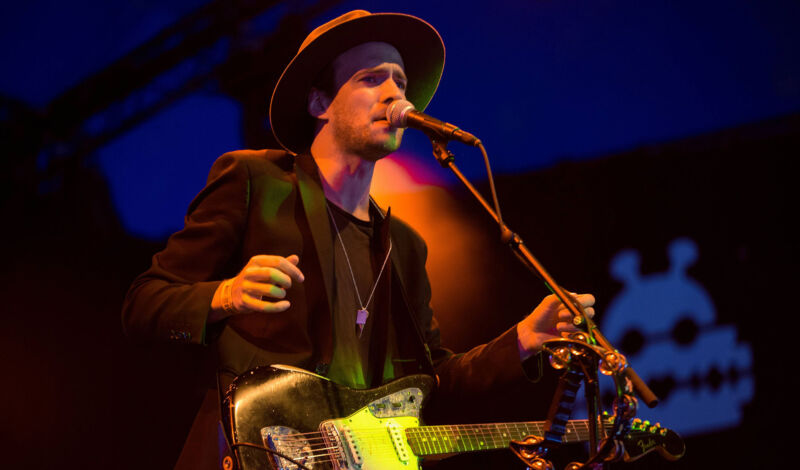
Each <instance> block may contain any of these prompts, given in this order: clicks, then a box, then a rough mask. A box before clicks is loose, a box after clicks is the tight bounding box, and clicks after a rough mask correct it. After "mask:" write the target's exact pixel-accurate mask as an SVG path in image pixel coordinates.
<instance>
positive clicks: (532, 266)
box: [426, 132, 658, 446]
mask: <svg viewBox="0 0 800 470" xmlns="http://www.w3.org/2000/svg"><path fill="white" fill-rule="evenodd" d="M426 134H427V135H428V137H429V138H430V140H431V144H432V145H433V155H434V157H436V160H437V161H438V162H439V164H440V165H441V166H442V167H444V168H449V169H450V170H451V171H452V172H453V174H455V175H456V177H457V178H458V179H459V180H460V181H461V182H462V183H463V184H464V186H466V187H467V189H468V190H469V191H470V192H471V193H472V195H473V196H474V197H475V199H477V200H478V202H479V203H480V204H481V205H482V206H483V208H484V209H485V210H486V212H488V213H489V215H490V216H491V217H492V218H493V219H494V221H495V222H497V224H498V225H499V227H500V238H501V240H502V241H503V243H505V244H506V245H508V246H509V248H511V251H512V252H513V253H514V255H516V257H517V259H519V260H520V261H521V262H522V264H524V265H525V266H526V267H527V268H528V270H530V271H531V272H532V273H533V274H535V275H537V276H538V277H539V278H540V279H541V280H542V281H543V282H544V284H545V286H546V287H547V288H548V289H549V290H550V291H551V292H552V293H553V294H555V296H556V297H558V299H559V300H561V302H562V303H563V304H564V306H566V307H567V309H568V310H569V311H570V312H571V313H572V315H574V317H575V318H577V319H578V321H579V322H580V323H579V324H580V325H583V326H584V327H585V328H586V332H587V333H588V335H589V338H591V339H592V340H593V341H594V342H595V343H596V344H598V345H600V346H601V347H603V348H605V349H607V350H609V351H616V349H615V348H614V347H613V346H612V345H611V343H610V342H609V341H608V339H606V337H605V336H603V334H602V333H601V332H600V330H599V329H598V328H597V325H596V324H595V323H594V322H593V321H592V319H591V318H589V316H587V315H586V312H585V311H584V310H583V306H581V304H580V303H579V302H577V301H575V300H574V299H573V298H572V297H571V296H569V295H567V293H566V292H564V290H563V289H562V288H561V286H560V285H559V284H558V283H557V282H556V281H555V280H554V279H553V278H552V276H550V274H549V273H548V272H547V270H546V269H545V268H544V266H542V264H541V263H539V261H538V260H537V259H536V258H535V257H534V256H533V254H532V253H531V252H530V251H529V250H528V248H527V247H526V246H525V243H524V242H523V241H522V239H521V238H520V236H519V235H517V234H516V233H514V232H513V231H512V230H511V229H509V228H508V226H507V225H506V224H505V223H504V222H503V221H502V219H501V218H500V216H499V215H498V212H496V211H495V210H494V209H492V207H491V206H490V205H489V203H488V202H487V201H486V199H484V198H483V196H482V195H481V193H480V192H478V190H477V189H476V188H475V187H474V186H473V185H472V183H470V182H469V180H468V179H467V178H466V177H465V176H464V175H463V173H461V170H459V169H458V167H457V166H456V164H455V155H453V153H452V152H451V151H450V150H448V149H447V143H448V141H447V140H446V139H442V138H437V137H438V136H435V135H431V134H430V133H427V132H426ZM476 140H477V139H476ZM476 146H477V147H478V148H480V149H481V152H483V154H484V156H486V149H485V148H484V147H483V144H482V143H480V140H478V144H476ZM487 160H488V158H487ZM492 184H493V182H492ZM495 202H497V201H496V200H495ZM497 208H498V209H499V205H498V207H497ZM624 375H625V376H626V377H627V378H628V379H630V381H631V383H632V385H633V388H634V390H635V391H636V393H637V394H638V395H639V397H640V398H641V399H642V400H643V401H644V402H645V404H647V406H648V407H650V408H653V407H655V406H656V405H657V404H658V397H657V396H656V395H655V393H653V391H652V390H650V387H648V386H647V384H646V383H645V382H644V380H642V378H641V377H639V374H637V373H636V371H634V370H633V368H632V367H631V366H630V365H629V366H628V367H627V368H626V369H625V371H624ZM594 444H595V446H596V443H594Z"/></svg>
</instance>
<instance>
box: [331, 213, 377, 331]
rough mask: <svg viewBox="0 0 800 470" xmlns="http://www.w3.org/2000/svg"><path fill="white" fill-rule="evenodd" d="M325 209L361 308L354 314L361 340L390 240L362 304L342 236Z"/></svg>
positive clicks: (334, 220) (334, 221)
mask: <svg viewBox="0 0 800 470" xmlns="http://www.w3.org/2000/svg"><path fill="white" fill-rule="evenodd" d="M325 207H326V208H327V209H328V215H330V216H331V222H333V228H334V229H335V230H336V236H337V237H338V238H339V243H340V244H341V245H342V252H343V253H344V260H345V261H346V262H347V269H349V270H350V279H352V281H353V289H354V290H355V291H356V297H358V304H359V305H360V306H361V308H360V309H359V310H358V311H357V312H356V325H357V326H358V337H359V338H361V333H362V332H363V331H364V325H365V324H366V323H367V318H368V317H369V310H367V307H368V306H369V303H370V302H372V297H373V296H374V295H375V288H376V287H378V281H380V280H381V276H382V275H383V269H384V268H385V267H386V262H387V261H389V254H390V253H391V252H392V239H391V238H389V249H388V250H387V251H386V258H384V259H383V265H381V270H380V272H379V273H378V277H377V278H375V282H374V283H373V284H372V289H371V290H370V293H369V298H367V302H366V303H364V302H363V301H362V300H361V293H360V292H359V291H358V285H357V284H356V276H355V274H354V273H353V266H352V265H351V264H350V257H349V256H348V255H347V248H345V247H344V241H343V240H342V234H341V233H339V227H338V226H337V225H336V219H335V218H334V217H333V212H331V206H330V203H327V204H325Z"/></svg>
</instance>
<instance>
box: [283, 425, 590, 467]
mask: <svg viewBox="0 0 800 470" xmlns="http://www.w3.org/2000/svg"><path fill="white" fill-rule="evenodd" d="M493 424H495V426H493ZM570 424H573V423H570ZM575 424H582V425H584V427H588V423H587V422H583V423H580V422H576V423H575ZM496 425H497V423H489V424H477V425H455V426H435V427H434V426H431V427H427V428H409V429H407V431H411V433H412V434H416V436H414V435H408V434H407V436H406V437H407V438H408V439H415V438H416V439H418V440H419V442H418V443H416V444H417V447H418V450H420V451H422V452H431V453H437V452H442V451H452V450H467V451H468V450H481V449H482V448H485V447H486V446H485V444H482V443H481V442H480V437H484V438H486V437H488V438H489V439H492V441H493V442H492V445H497V444H496V443H495V442H494V440H495V439H496V438H498V439H501V443H502V447H505V446H506V442H508V439H510V438H511V437H514V436H508V434H516V433H527V432H529V430H528V429H524V430H520V429H519V427H520V426H522V427H523V428H526V427H534V428H537V429H536V431H538V430H539V429H538V428H541V427H542V426H543V425H542V424H541V423H536V422H533V423H508V424H507V423H500V424H499V425H501V426H503V427H510V426H513V427H515V428H517V429H515V431H516V433H512V432H510V429H507V430H506V432H503V431H502V430H500V429H497V426H496ZM420 429H422V430H423V431H422V432H420ZM489 429H494V430H493V431H492V432H489V433H488V436H487V433H486V431H487V430H489ZM443 430H444V431H453V430H459V431H466V432H467V433H468V434H469V433H471V434H473V435H467V436H464V438H462V439H459V437H461V436H455V435H453V437H455V438H456V439H454V440H453V441H450V442H449V443H448V442H444V441H443V440H438V441H437V440H436V439H431V440H427V441H426V440H425V439H426V438H429V437H431V436H430V435H431V434H440V433H437V432H436V431H443ZM476 432H480V433H481V434H482V435H481V436H476V435H475V433H476ZM498 433H499V434H500V435H501V437H497V435H498ZM314 434H320V435H321V434H322V433H318V432H314V433H298V434H294V435H284V436H280V437H281V438H286V437H289V436H302V435H305V436H310V435H314ZM375 434H379V435H380V440H382V441H384V442H385V441H386V429H385V428H377V427H371V428H362V429H360V430H359V438H360V439H359V440H361V441H363V442H367V443H369V442H370V441H375V440H376V439H375V438H370V437H369V435H375ZM502 434H506V436H505V437H503V436H502ZM579 434H583V433H579ZM365 436H366V437H365ZM440 437H441V436H440ZM445 437H446V436H445ZM320 439H321V438H320ZM473 439H475V440H476V442H472V440H473ZM489 439H483V440H484V441H488V440H489ZM280 441H286V439H280ZM292 441H295V442H292ZM389 442H391V441H389ZM373 443H374V442H373ZM282 445H283V447H289V448H291V447H295V448H303V447H308V448H309V449H313V450H312V453H310V454H309V453H306V454H302V455H303V457H304V458H306V459H312V460H314V459H315V460H316V461H317V462H320V463H325V462H330V461H333V460H339V459H338V458H336V457H335V456H331V453H330V452H328V451H330V450H338V451H340V452H341V450H342V448H341V447H340V446H332V447H320V445H316V444H314V445H312V444H309V443H308V439H305V442H304V439H303V438H302V437H292V438H291V439H289V440H288V442H285V443H283V444H282ZM322 445H323V446H324V444H322ZM409 445H410V446H412V447H413V446H414V444H412V443H411V442H409ZM445 447H446V449H445ZM383 448H384V449H385V450H383V451H382V452H381V451H378V452H371V455H372V456H374V457H379V456H381V455H394V454H395V449H394V446H389V445H386V446H383ZM412 451H413V449H412ZM319 452H322V453H319ZM322 457H324V458H322Z"/></svg>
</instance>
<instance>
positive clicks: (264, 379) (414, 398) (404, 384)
mask: <svg viewBox="0 0 800 470" xmlns="http://www.w3.org/2000/svg"><path fill="white" fill-rule="evenodd" d="M432 388H433V379H432V378H431V377H429V376H426V375H412V376H408V377H403V378H400V379H397V380H395V381H392V382H390V383H388V384H386V385H383V386H380V387H377V388H372V389H365V390H354V389H350V388H347V387H343V386H341V385H337V384H335V383H333V382H331V381H330V380H328V379H326V378H325V377H321V376H319V375H316V374H312V373H311V372H308V371H305V370H303V369H298V368H295V367H289V366H269V367H259V368H257V369H253V370H251V371H249V372H247V373H245V374H243V375H241V376H239V377H237V378H236V379H235V380H234V381H233V383H232V384H231V387H230V389H229V390H228V392H227V393H226V395H225V400H224V402H223V407H222V419H223V423H224V425H225V431H226V433H227V435H228V438H229V439H230V443H231V445H232V446H233V451H234V454H235V456H236V464H237V467H238V468H239V469H240V470H264V469H269V468H272V469H278V470H295V469H299V468H301V467H300V465H302V466H303V467H304V468H309V469H313V470H328V469H334V470H340V469H348V470H414V469H418V468H419V461H420V459H421V458H422V457H431V456H443V455H450V454H456V453H462V452H477V451H483V450H490V449H500V448H507V447H508V446H509V444H510V443H511V442H512V441H521V440H524V439H526V437H527V436H545V432H546V429H547V427H546V423H545V422H544V421H534V422H520V423H482V424H465V425H440V426H421V425H420V412H421V410H422V406H423V405H424V402H425V398H426V396H427V395H428V394H429V393H430V391H431V390H432ZM603 427H604V429H605V430H606V431H611V428H612V423H611V421H610V420H605V421H604V422H603ZM620 429H622V428H620ZM563 431H564V432H563V433H562V435H561V437H560V438H559V439H560V441H558V442H563V443H568V442H583V441H586V440H588V439H589V423H588V421H586V420H573V421H569V422H567V423H566V425H565V426H564V429H563ZM615 439H618V440H619V444H621V445H622V450H624V459H625V460H626V461H630V460H635V459H637V458H640V457H642V456H643V455H645V454H647V453H650V452H651V451H658V453H660V454H661V455H662V456H663V457H665V458H667V459H669V460H677V459H679V458H680V457H681V456H682V455H683V453H684V451H685V447H684V444H683V440H682V439H681V438H680V436H678V435H677V434H676V433H675V432H674V431H671V430H669V429H666V428H662V427H661V426H660V425H658V424H655V425H651V424H650V423H649V422H647V421H644V422H642V421H640V420H634V421H633V422H632V423H630V422H629V423H628V424H627V425H626V427H625V428H624V432H623V433H622V434H620V435H617V436H616V438H615ZM284 457H286V458H284ZM298 464H299V465H298Z"/></svg>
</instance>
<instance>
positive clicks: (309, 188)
mask: <svg viewBox="0 0 800 470" xmlns="http://www.w3.org/2000/svg"><path fill="white" fill-rule="evenodd" d="M295 173H296V174H297V187H298V189H299V191H300V198H301V199H302V201H303V208H304V209H305V214H306V219H307V220H308V227H309V229H310V230H311V237H312V238H313V239H314V247H315V248H316V249H317V256H318V257H319V265H320V270H321V271H322V279H323V281H324V283H325V294H326V295H327V297H328V311H330V312H333V306H332V305H331V299H333V243H332V240H333V234H332V233H331V224H330V222H328V212H327V211H326V209H325V193H324V192H323V191H322V183H321V182H320V179H319V170H318V169H317V164H316V163H315V162H314V159H313V158H312V157H311V155H308V154H300V155H298V156H297V157H296V159H295Z"/></svg>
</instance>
